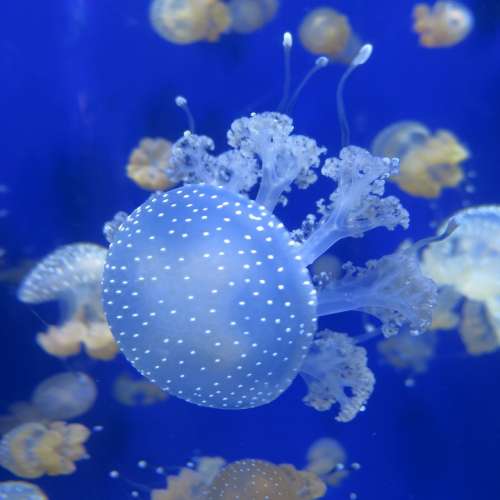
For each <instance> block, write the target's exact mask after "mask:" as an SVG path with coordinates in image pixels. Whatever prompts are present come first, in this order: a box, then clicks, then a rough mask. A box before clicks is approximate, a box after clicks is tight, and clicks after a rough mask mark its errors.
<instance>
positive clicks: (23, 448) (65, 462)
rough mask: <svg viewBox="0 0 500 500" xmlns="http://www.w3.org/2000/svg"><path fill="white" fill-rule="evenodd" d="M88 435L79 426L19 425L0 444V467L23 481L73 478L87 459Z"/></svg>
mask: <svg viewBox="0 0 500 500" xmlns="http://www.w3.org/2000/svg"><path fill="white" fill-rule="evenodd" d="M89 435H90V431H89V430H88V429H87V428H86V427H85V426H84V425H80V424H66V423H65V422H52V423H49V424H42V423H28V424H22V425H20V426H19V427H16V428H15V429H12V430H11V431H10V432H8V433H7V434H5V435H4V436H3V438H2V441H1V442H0V465H1V466H2V467H4V468H5V469H7V470H8V471H10V472H11V473H12V474H14V475H16V476H19V477H23V478H28V479H29V478H37V477H41V476H43V475H45V474H47V475H49V476H58V475H65V474H72V473H73V472H75V470H76V466H75V463H74V462H76V461H77V460H80V459H82V458H85V457H86V450H85V447H84V443H85V441H86V440H87V439H88V437H89Z"/></svg>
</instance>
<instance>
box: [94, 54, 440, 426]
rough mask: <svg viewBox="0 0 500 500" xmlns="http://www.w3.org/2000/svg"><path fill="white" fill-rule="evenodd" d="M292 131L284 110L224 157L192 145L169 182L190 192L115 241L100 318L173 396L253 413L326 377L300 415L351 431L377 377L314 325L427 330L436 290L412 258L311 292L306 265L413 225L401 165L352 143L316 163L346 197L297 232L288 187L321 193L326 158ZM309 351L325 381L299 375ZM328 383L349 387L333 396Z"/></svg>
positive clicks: (249, 128)
mask: <svg viewBox="0 0 500 500" xmlns="http://www.w3.org/2000/svg"><path fill="white" fill-rule="evenodd" d="M362 50H364V52H363V53H361V55H360V56H359V57H357V58H356V62H353V64H360V62H359V61H361V62H363V61H365V60H366V59H367V57H368V56H367V55H366V54H368V55H369V53H370V50H371V49H370V48H369V47H368V49H366V48H364V49H362ZM348 71H352V67H351V68H350V69H349V70H348ZM292 132H293V122H292V119H291V118H290V117H289V116H287V115H284V114H281V113H275V112H264V113H260V114H252V115H251V116H249V117H243V118H239V119H237V120H235V121H234V122H233V123H232V125H231V128H230V130H229V132H228V135H227V137H228V143H229V146H230V148H231V149H229V150H228V151H226V152H224V153H221V154H220V155H218V156H215V155H213V154H212V153H211V151H212V150H213V149H214V143H213V141H212V140H211V139H210V138H209V137H207V136H198V135H195V134H193V133H190V132H186V133H185V134H184V136H183V137H182V138H181V139H179V140H178V141H177V142H176V143H175V144H174V145H173V147H172V157H171V161H170V166H169V168H168V169H167V173H168V175H169V178H171V179H172V180H173V181H176V182H182V183H183V185H182V186H180V187H178V188H176V189H172V190H170V191H167V192H164V193H160V192H158V193H154V194H153V195H151V196H150V198H149V199H148V200H147V201H146V202H145V203H144V204H143V205H141V206H140V207H138V208H137V209H136V210H135V211H134V212H132V213H131V214H130V215H129V216H128V217H127V218H126V219H125V220H123V222H122V223H121V224H120V225H119V226H118V227H117V228H116V230H115V231H114V232H113V231H111V233H110V234H108V236H109V237H110V239H111V244H110V248H109V251H108V255H107V258H106V264H105V268H104V273H103V287H102V288H103V295H102V298H103V306H104V309H105V313H106V317H107V320H108V322H109V324H110V327H111V330H112V332H113V335H114V336H115V338H116V339H117V342H118V343H119V345H120V347H121V349H122V351H123V352H124V354H125V355H126V357H127V359H128V360H129V361H130V362H131V363H132V365H133V366H135V367H136V369H138V370H139V372H140V373H141V374H142V375H144V376H145V377H147V378H148V379H149V380H150V381H151V382H154V383H156V384H158V385H159V386H160V387H161V388H162V389H163V390H165V391H167V392H168V393H169V394H171V395H174V396H177V397H180V398H182V399H184V400H186V401H188V402H192V403H196V404H198V405H202V406H209V407H214V408H222V409H244V408H252V407H256V406H260V405H263V404H266V403H269V402H271V401H273V400H274V399H275V398H277V397H278V396H279V395H280V394H281V393H282V392H283V391H284V390H285V389H286V388H287V387H288V386H289V385H290V384H291V383H292V381H293V380H294V378H295V377H296V376H297V374H298V373H299V372H300V371H301V370H302V368H303V367H306V368H307V372H308V373H307V374H306V375H308V376H309V377H311V378H309V380H311V381H312V382H314V377H316V376H318V377H326V378H325V379H324V380H323V381H317V383H316V382H314V383H313V384H312V387H313V389H314V390H313V394H312V395H311V396H310V397H308V398H307V399H306V402H308V403H309V404H311V405H312V406H313V407H315V408H316V407H317V408H318V409H319V408H321V409H326V407H327V406H328V405H329V406H331V405H333V404H334V403H340V407H341V408H340V413H341V420H343V421H347V420H348V419H350V418H353V417H354V415H355V414H356V411H357V410H359V409H360V408H362V407H363V405H364V403H365V401H364V398H366V397H367V396H369V394H370V393H371V390H372V386H373V384H372V382H373V379H372V376H370V375H368V372H369V370H368V369H367V368H366V356H364V355H363V353H362V351H360V350H359V349H361V350H362V349H363V348H361V347H360V348H359V349H358V348H357V346H354V345H352V344H350V343H349V342H348V341H345V339H344V337H342V335H340V336H331V335H329V334H325V336H320V337H319V338H317V339H315V333H316V326H317V318H318V316H325V315H328V314H333V313H338V312H343V311H346V310H357V311H363V312H368V313H370V314H372V315H374V316H376V317H377V318H379V319H380V321H381V322H382V331H383V333H384V334H385V335H392V334H395V333H397V331H398V329H399V328H400V327H401V326H402V325H408V327H409V328H410V329H411V330H412V331H414V332H418V331H421V330H424V329H426V328H427V327H428V326H429V325H430V322H431V318H432V313H431V311H432V306H433V303H434V300H435V293H436V290H435V286H434V283H433V282H432V281H431V280H430V279H428V278H426V277H425V276H423V275H422V273H421V272H420V267H419V263H418V258H417V256H416V252H415V251H414V250H412V249H411V248H410V249H407V250H404V251H403V250H401V251H397V252H395V253H394V254H392V255H387V256H385V257H383V258H381V259H379V260H378V261H370V262H368V263H367V265H366V267H356V266H354V265H353V264H352V263H347V264H346V265H345V266H344V269H345V275H344V276H343V277H342V278H340V279H336V280H333V281H331V282H326V283H322V285H321V287H317V288H316V287H315V286H314V285H313V281H314V280H313V279H312V277H311V275H310V273H309V270H308V266H309V265H311V264H312V263H313V262H314V261H316V260H317V258H318V257H320V256H321V255H322V254H323V253H325V252H326V251H328V249H329V248H330V247H331V246H332V245H334V244H335V243H336V242H338V241H339V240H341V239H343V238H347V237H356V238H357V237H361V236H363V234H364V233H365V232H366V231H369V230H371V229H374V228H378V227H385V228H387V229H389V230H392V229H394V228H396V227H397V226H402V227H404V228H406V227H407V226H408V222H409V216H408V212H407V211H406V210H405V209H404V208H403V207H402V206H401V204H400V202H399V200H398V199H397V198H396V197H394V196H384V187H385V181H386V179H387V178H388V177H389V176H390V175H393V174H395V173H397V171H398V162H397V160H395V159H393V160H391V159H388V158H378V157H375V156H372V155H371V154H370V153H369V152H368V151H366V150H364V149H361V148H358V147H356V146H348V147H345V148H343V149H342V150H341V151H340V155H339V157H338V158H329V159H327V160H326V161H325V162H324V163H323V165H322V168H321V174H322V176H323V178H326V179H328V180H329V181H334V183H335V184H336V189H333V190H332V194H331V195H330V198H329V200H328V201H325V200H320V201H319V202H318V212H317V214H309V215H308V216H307V217H306V219H305V221H304V222H303V224H302V226H301V228H299V229H296V230H294V231H292V232H289V231H288V230H287V229H286V228H285V226H284V224H283V223H282V222H281V221H280V220H279V219H278V218H277V217H276V216H275V215H274V214H273V211H274V209H275V208H276V206H277V205H278V204H279V203H280V202H285V201H286V199H287V196H288V193H289V192H290V191H291V189H292V187H293V186H296V187H298V188H300V189H306V188H307V187H308V186H310V185H311V184H313V183H314V182H316V180H317V179H318V175H317V170H318V168H319V165H320V164H321V156H322V155H323V154H324V153H325V151H326V150H325V149H324V148H322V147H319V146H318V145H317V144H316V142H315V141H314V140H313V139H311V138H309V137H306V136H302V135H298V134H293V133H292ZM259 181H260V183H259ZM257 183H259V188H258V190H257V196H256V199H255V200H251V199H250V198H249V196H248V194H247V193H248V192H250V191H251V190H252V189H253V188H254V186H256V185H257ZM335 342H342V350H341V352H340V353H339V358H338V359H337V361H338V362H337V363H335V362H331V363H330V364H328V359H329V358H328V356H327V355H322V353H324V352H331V353H333V352H335V345H334V344H335ZM312 348H313V350H312V351H311V352H310V349H312ZM309 354H310V355H311V356H312V357H313V358H314V357H317V359H318V360H321V364H319V365H318V370H315V367H314V366H313V365H314V363H311V364H305V360H306V357H307V356H308V355H309ZM350 368H352V370H351V371H350ZM348 373H356V374H357V375H359V376H361V379H360V380H354V378H355V377H354V376H353V377H352V378H349V377H347V374H348ZM369 373H370V374H371V372H369ZM333 374H335V376H337V377H339V376H345V380H346V381H348V382H349V383H351V384H352V385H349V386H343V385H342V384H338V383H332V381H333V378H334V376H333ZM351 390H352V394H350V392H351ZM342 392H343V394H342ZM351 396H352V397H351ZM321 400H322V401H323V403H322V404H320V403H319V401H321ZM346 405H347V407H344V406H346Z"/></svg>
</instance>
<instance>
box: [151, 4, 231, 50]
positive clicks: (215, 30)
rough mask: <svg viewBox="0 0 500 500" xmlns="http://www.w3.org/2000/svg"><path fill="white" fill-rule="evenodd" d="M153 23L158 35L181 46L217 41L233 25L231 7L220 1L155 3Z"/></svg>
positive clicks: (152, 12) (152, 10)
mask: <svg viewBox="0 0 500 500" xmlns="http://www.w3.org/2000/svg"><path fill="white" fill-rule="evenodd" d="M150 20H151V24H152V26H153V29H154V30H155V32H156V33H157V34H158V35H160V36H161V37H162V38H165V39H166V40H168V41H169V42H172V43H176V44H179V45H185V44H189V43H194V42H198V41H201V40H206V41H209V42H215V41H217V40H218V39H219V36H220V35H221V33H223V32H224V31H226V30H227V28H228V27H229V23H230V17H229V12H228V8H227V6H226V4H225V3H224V2H221V1H219V0H153V2H152V3H151V7H150Z"/></svg>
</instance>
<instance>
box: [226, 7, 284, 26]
mask: <svg viewBox="0 0 500 500" xmlns="http://www.w3.org/2000/svg"><path fill="white" fill-rule="evenodd" d="M227 7H228V9H229V15H230V18H231V24H230V29H231V31H234V32H236V33H241V34H247V33H253V32H254V31H257V30H258V29H260V28H261V27H262V26H264V25H265V24H266V23H268V22H269V21H270V20H271V19H272V18H273V17H274V16H275V14H276V12H277V10H278V7H279V3H278V0H230V1H229V2H228V3H227Z"/></svg>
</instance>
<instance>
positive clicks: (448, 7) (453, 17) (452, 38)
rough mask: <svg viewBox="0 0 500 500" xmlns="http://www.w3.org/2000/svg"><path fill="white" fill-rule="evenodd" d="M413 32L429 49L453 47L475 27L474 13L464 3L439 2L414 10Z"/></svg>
mask: <svg viewBox="0 0 500 500" xmlns="http://www.w3.org/2000/svg"><path fill="white" fill-rule="evenodd" d="M413 19H414V24H413V30H414V31H415V33H417V34H418V35H419V42H420V45H422V46H423V47H427V48H436V47H452V46H453V45H456V44H457V43H460V42H461V41H462V40H464V39H465V38H466V37H467V36H468V34H469V33H470V31H471V30H472V28H473V26H474V16H473V15H472V12H471V11H470V10H469V9H468V8H467V7H466V6H465V5H463V4H462V3H459V2H453V1H439V2H436V3H435V4H434V5H433V6H428V5H426V4H423V3H419V4H417V5H415V7H414V8H413Z"/></svg>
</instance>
